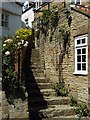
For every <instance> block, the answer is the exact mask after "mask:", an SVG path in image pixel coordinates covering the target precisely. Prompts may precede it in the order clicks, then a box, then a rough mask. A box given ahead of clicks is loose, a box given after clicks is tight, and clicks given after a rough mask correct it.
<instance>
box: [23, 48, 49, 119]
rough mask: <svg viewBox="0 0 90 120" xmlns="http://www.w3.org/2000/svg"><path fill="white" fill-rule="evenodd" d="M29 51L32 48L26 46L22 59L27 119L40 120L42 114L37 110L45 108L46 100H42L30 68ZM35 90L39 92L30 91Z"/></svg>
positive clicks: (30, 51)
mask: <svg viewBox="0 0 90 120" xmlns="http://www.w3.org/2000/svg"><path fill="white" fill-rule="evenodd" d="M31 53H32V49H30V48H29V47H28V48H27V51H26V55H25V59H24V61H23V73H24V79H25V86H26V91H27V93H28V111H29V120H42V118H43V116H42V114H40V112H39V110H41V109H45V108H47V102H46V101H45V100H44V98H43V95H42V93H41V92H40V88H39V86H38V84H37V82H36V80H35V78H34V75H33V72H32V70H31V68H30V66H31V63H30V59H31ZM33 90H34V91H36V92H38V93H39V94H38V95H36V94H35V95H34V93H33V92H32V91H33Z"/></svg>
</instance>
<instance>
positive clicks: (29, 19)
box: [21, 8, 34, 28]
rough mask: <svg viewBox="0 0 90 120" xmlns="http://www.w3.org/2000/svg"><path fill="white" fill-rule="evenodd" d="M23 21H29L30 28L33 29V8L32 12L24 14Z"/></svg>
mask: <svg viewBox="0 0 90 120" xmlns="http://www.w3.org/2000/svg"><path fill="white" fill-rule="evenodd" d="M21 19H22V21H23V22H24V23H25V19H28V26H29V27H30V28H32V22H33V21H34V11H33V8H31V9H30V10H28V11H26V12H25V13H23V14H22V17H21Z"/></svg>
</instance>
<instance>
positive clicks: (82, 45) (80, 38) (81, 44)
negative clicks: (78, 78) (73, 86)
mask: <svg viewBox="0 0 90 120" xmlns="http://www.w3.org/2000/svg"><path fill="white" fill-rule="evenodd" d="M82 39H85V41H86V42H85V43H80V44H77V41H78V40H80V42H81V40H82ZM87 43H88V35H87V34H86V35H81V36H78V37H75V72H74V74H81V75H87V74H88V45H87ZM83 48H85V49H86V54H84V55H86V62H82V61H81V62H78V61H77V56H78V54H77V50H78V49H81V50H82V49H83ZM82 55H83V54H82V53H81V54H80V56H81V60H82ZM78 63H80V64H81V70H77V69H78V68H77V64H78ZM82 63H85V64H86V70H82Z"/></svg>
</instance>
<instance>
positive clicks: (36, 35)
mask: <svg viewBox="0 0 90 120" xmlns="http://www.w3.org/2000/svg"><path fill="white" fill-rule="evenodd" d="M39 34H40V29H37V30H36V31H35V37H36V38H39Z"/></svg>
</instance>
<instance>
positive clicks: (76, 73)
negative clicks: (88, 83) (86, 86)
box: [73, 72, 88, 76]
mask: <svg viewBox="0 0 90 120" xmlns="http://www.w3.org/2000/svg"><path fill="white" fill-rule="evenodd" d="M73 75H79V76H87V75H88V73H79V72H74V73H73Z"/></svg>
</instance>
